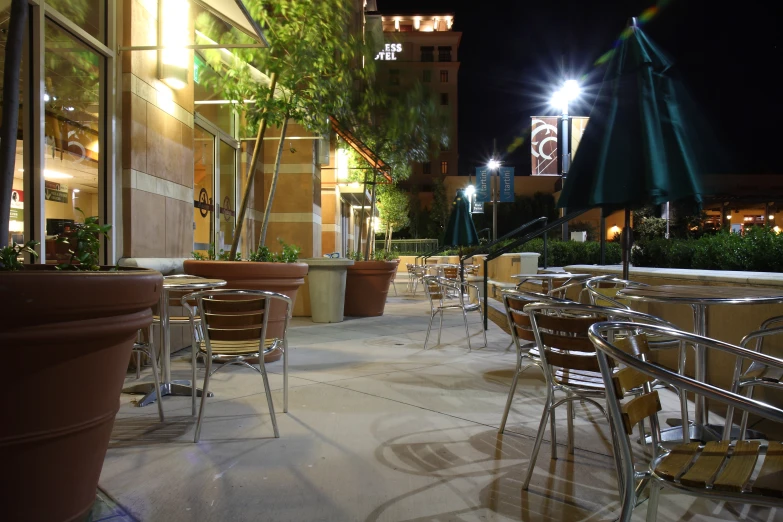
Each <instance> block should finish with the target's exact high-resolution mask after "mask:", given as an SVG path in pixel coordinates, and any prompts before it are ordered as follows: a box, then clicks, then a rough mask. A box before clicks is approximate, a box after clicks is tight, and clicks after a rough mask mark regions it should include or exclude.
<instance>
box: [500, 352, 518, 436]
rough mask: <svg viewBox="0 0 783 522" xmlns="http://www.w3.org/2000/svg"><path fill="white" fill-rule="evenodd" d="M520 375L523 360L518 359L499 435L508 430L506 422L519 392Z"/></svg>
mask: <svg viewBox="0 0 783 522" xmlns="http://www.w3.org/2000/svg"><path fill="white" fill-rule="evenodd" d="M520 373H522V358H521V357H517V369H516V371H515V372H514V379H513V380H512V381H511V389H509V390H508V398H507V399H506V408H505V409H504V410H503V418H502V419H501V420H500V428H498V433H503V432H504V431H505V430H506V420H507V419H508V413H509V411H511V402H512V401H513V400H514V393H516V391H517V381H519V374H520Z"/></svg>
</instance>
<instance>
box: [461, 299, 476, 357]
mask: <svg viewBox="0 0 783 522" xmlns="http://www.w3.org/2000/svg"><path fill="white" fill-rule="evenodd" d="M462 320H463V321H465V338H467V340H468V352H471V351H473V347H472V346H471V345H470V331H469V330H468V313H467V312H466V311H465V309H464V308H463V309H462Z"/></svg>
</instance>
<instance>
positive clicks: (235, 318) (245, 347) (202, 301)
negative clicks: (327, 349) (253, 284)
mask: <svg viewBox="0 0 783 522" xmlns="http://www.w3.org/2000/svg"><path fill="white" fill-rule="evenodd" d="M189 300H195V302H196V305H197V311H198V316H200V317H201V331H202V334H203V346H202V344H201V343H199V351H200V352H201V353H203V354H204V356H205V357H204V360H205V366H206V368H205V374H204V386H203V392H202V396H201V406H200V408H199V414H198V420H197V422H196V434H195V437H194V442H198V440H199V436H200V434H201V421H202V419H203V417H204V406H205V405H206V399H207V395H208V387H209V378H210V376H211V375H212V374H213V373H215V372H216V371H218V370H219V369H220V368H223V367H225V366H226V365H229V364H241V365H243V366H247V367H248V368H251V369H253V370H255V371H257V372H258V373H260V374H261V377H262V378H263V381H264V390H265V392H266V400H267V405H268V407H269V413H270V415H271V416H272V427H273V428H274V433H275V437H279V436H280V433H279V431H278V429H277V419H276V417H275V408H274V404H273V403H272V393H271V390H270V388H269V379H268V377H267V372H266V365H265V364H264V355H266V354H268V353H270V352H272V351H274V350H276V349H280V350H281V351H282V352H283V411H284V412H287V411H288V342H287V340H286V331H287V329H288V320H289V318H290V317H291V312H292V309H293V305H292V302H291V299H290V298H289V297H287V296H285V295H283V294H278V293H275V292H266V291H263V290H205V291H201V292H194V293H192V294H188V295H185V296H183V297H182V302H183V303H185V302H186V301H189ZM273 300H279V301H282V302H283V303H284V304H285V307H286V312H285V322H284V327H283V336H282V337H281V338H272V339H269V338H267V322H268V320H269V314H268V313H267V311H268V310H269V309H270V306H271V301H273ZM188 310H190V309H188ZM191 317H193V318H194V320H195V314H192V316H191ZM248 358H258V367H257V368H256V367H255V366H254V365H251V364H250V363H248V362H247V360H246V359H248ZM213 361H216V362H219V363H221V366H219V367H217V368H216V369H215V370H214V371H211V369H212V363H213ZM191 363H192V365H193V382H194V384H195V382H196V350H193V356H192V360H191ZM193 389H194V390H195V385H194V386H193ZM192 401H193V404H194V405H195V401H196V394H195V391H194V393H193V395H192Z"/></svg>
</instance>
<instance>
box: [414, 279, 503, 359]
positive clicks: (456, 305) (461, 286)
mask: <svg viewBox="0 0 783 522" xmlns="http://www.w3.org/2000/svg"><path fill="white" fill-rule="evenodd" d="M422 284H423V285H424V290H425V292H426V294H427V298H428V299H429V302H430V323H429V326H427V336H426V337H425V338H424V348H425V349H426V348H427V342H429V339H430V332H431V330H432V322H433V321H434V319H435V316H436V315H438V316H440V324H439V326H438V344H440V335H441V332H442V331H443V312H444V311H446V310H460V311H462V319H463V321H464V323H465V336H466V337H467V341H468V351H471V350H473V347H472V346H471V344H470V331H469V330H468V312H478V314H479V317H480V318H481V333H482V335H483V336H484V348H486V347H487V332H486V331H485V330H484V315H483V314H482V312H481V304H480V303H471V302H470V299H469V297H468V288H469V287H472V288H474V289H475V291H476V292H478V289H477V288H476V287H475V286H474V285H471V284H470V283H467V282H460V281H452V280H449V279H446V278H443V277H435V276H426V277H424V278H423V279H422ZM452 296H456V297H455V298H453V297H452Z"/></svg>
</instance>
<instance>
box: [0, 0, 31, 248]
mask: <svg viewBox="0 0 783 522" xmlns="http://www.w3.org/2000/svg"><path fill="white" fill-rule="evenodd" d="M10 10H11V3H10V2H8V5H6V6H5V7H0V49H2V50H3V53H2V54H1V55H0V94H2V92H3V91H2V89H3V69H4V65H5V60H4V58H5V49H6V39H7V37H8V22H9V17H10ZM23 93H24V77H22V78H21V85H20V89H19V104H20V111H19V127H18V130H17V132H16V135H17V140H16V161H15V164H14V181H13V185H12V187H11V221H10V222H9V224H8V232H7V233H8V237H9V240H10V241H15V242H17V243H24V239H25V237H24V232H25V230H24V201H25V193H24V176H25V173H24V163H23V153H24V141H23V139H22V135H23V129H22V121H23V120H22V111H21V105H22V100H23ZM0 98H1V96H0ZM2 114H3V109H2V104H0V118H2ZM28 197H29V194H28ZM4 233H5V232H4ZM9 244H10V243H9Z"/></svg>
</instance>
